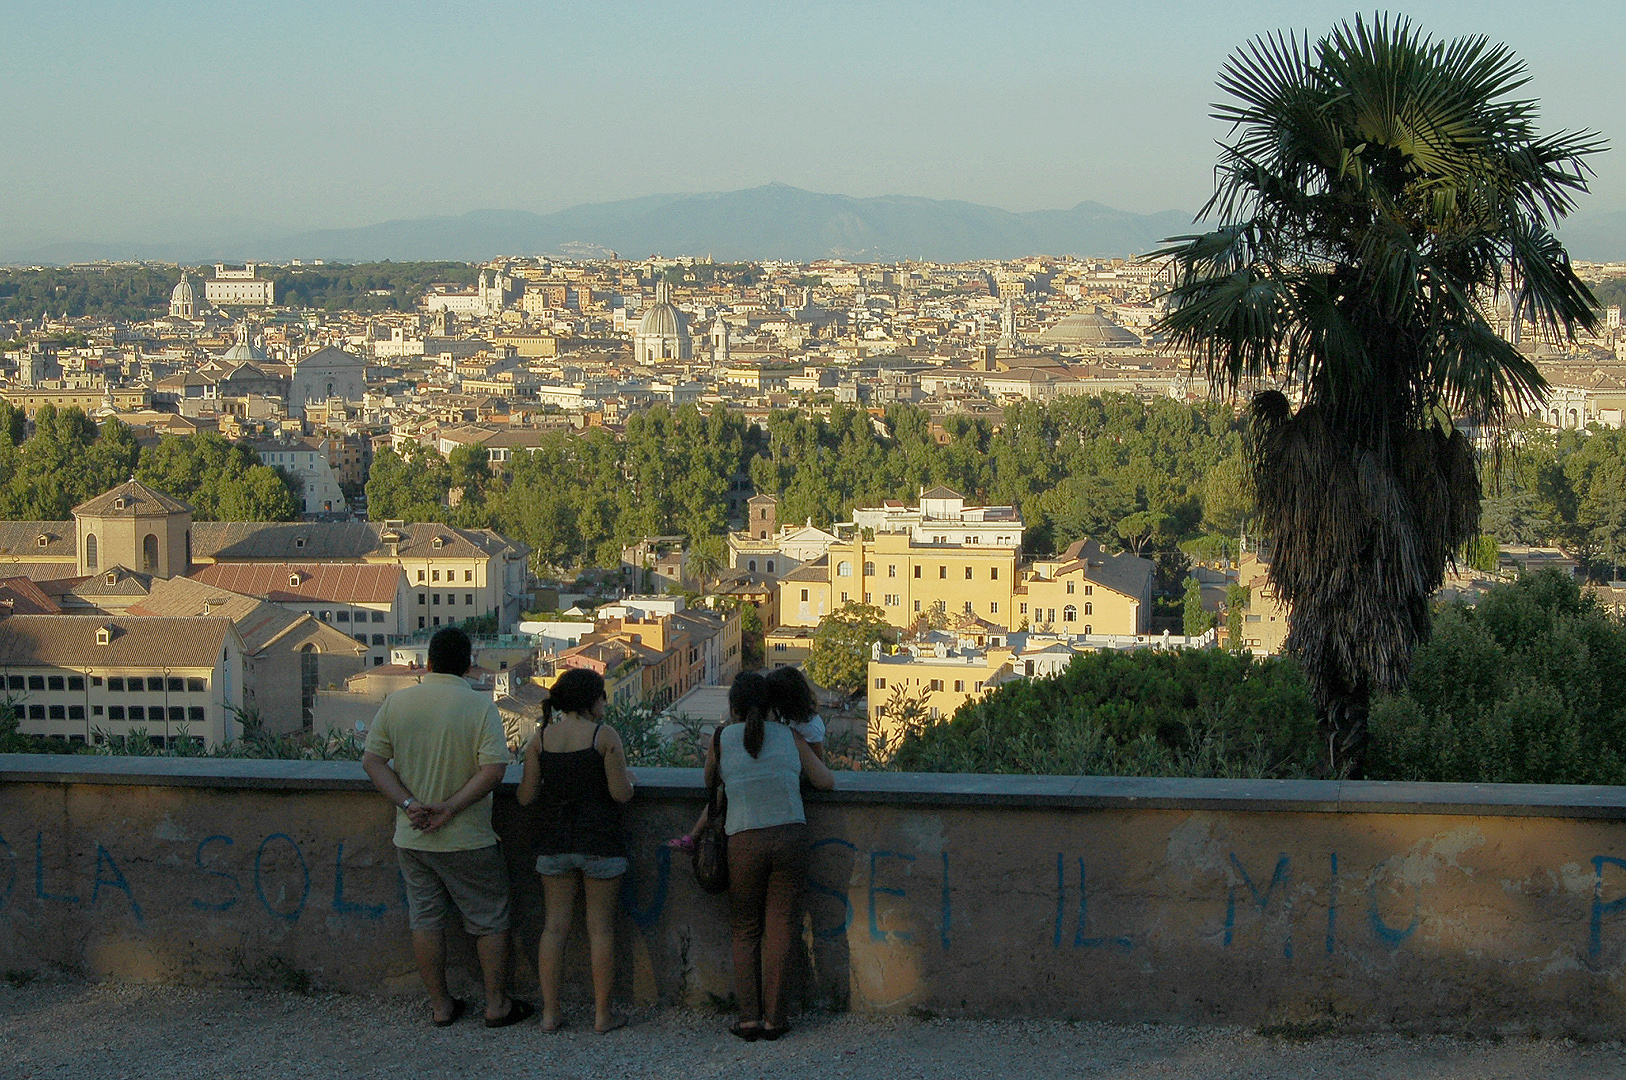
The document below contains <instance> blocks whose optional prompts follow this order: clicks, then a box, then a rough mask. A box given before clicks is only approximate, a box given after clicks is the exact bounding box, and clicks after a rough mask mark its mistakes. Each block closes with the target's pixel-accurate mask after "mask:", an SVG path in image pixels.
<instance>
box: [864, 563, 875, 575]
mask: <svg viewBox="0 0 1626 1080" xmlns="http://www.w3.org/2000/svg"><path fill="white" fill-rule="evenodd" d="M864 576H865V577H874V576H875V564H874V563H872V562H867V563H865V564H864Z"/></svg>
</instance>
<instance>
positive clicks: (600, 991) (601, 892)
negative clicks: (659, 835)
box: [584, 875, 621, 1033]
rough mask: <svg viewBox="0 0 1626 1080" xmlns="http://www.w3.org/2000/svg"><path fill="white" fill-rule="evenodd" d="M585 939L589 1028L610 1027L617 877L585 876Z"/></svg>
mask: <svg viewBox="0 0 1626 1080" xmlns="http://www.w3.org/2000/svg"><path fill="white" fill-rule="evenodd" d="M584 888H585V897H584V898H585V900H586V905H587V940H588V943H589V945H590V946H591V949H592V955H593V1030H595V1031H598V1032H600V1033H602V1032H605V1031H608V1030H610V1028H611V1027H612V1026H613V1025H614V1024H615V1020H614V1018H613V1017H611V1016H610V991H611V990H612V989H613V988H614V986H615V908H616V902H617V900H618V898H619V896H620V893H621V877H620V875H617V876H615V877H613V878H587V879H586V881H585V884H584Z"/></svg>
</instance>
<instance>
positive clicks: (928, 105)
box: [0, 0, 1626, 250]
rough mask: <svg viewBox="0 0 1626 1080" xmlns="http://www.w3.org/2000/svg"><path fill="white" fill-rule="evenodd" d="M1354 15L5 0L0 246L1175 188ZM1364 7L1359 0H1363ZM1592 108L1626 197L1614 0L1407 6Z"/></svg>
mask: <svg viewBox="0 0 1626 1080" xmlns="http://www.w3.org/2000/svg"><path fill="white" fill-rule="evenodd" d="M1356 10H1358V9H1356V8H1352V7H1350V6H1349V5H1348V4H1347V3H1320V2H1313V0H1301V2H1296V3H1280V2H1274V0H1269V2H1267V0H1168V2H1165V3H1157V4H1139V3H1128V2H1125V3H1118V4H1102V3H1094V2H1088V0H1083V2H1077V3H1066V4H1063V3H1055V4H1053V3H1041V2H1025V3H1008V2H1007V3H1002V4H991V3H990V4H983V3H936V4H904V3H884V2H878V3H854V4H820V3H758V4H725V3H687V4H639V3H615V2H603V0H585V2H578V3H572V4H568V5H552V4H542V3H535V4H533V3H526V2H524V0H510V2H508V3H503V4H495V3H485V2H473V0H462V2H458V3H451V2H447V0H440V2H437V3H432V4H425V3H416V2H401V0H395V2H391V3H387V4H386V3H380V4H374V3H342V2H336V3H293V2H279V0H271V2H269V3H261V4H247V3H208V2H198V0H192V2H188V3H185V4H170V3H146V4H137V3H128V2H121V3H114V2H87V3H78V4H75V3H71V2H65V3H61V4H48V3H37V2H33V0H30V2H27V3H21V2H17V0H0V78H3V79H4V85H5V87H6V90H5V97H4V103H5V104H4V108H3V109H0V159H3V160H4V162H5V165H4V171H3V172H0V199H3V203H0V205H3V206H4V212H3V215H0V250H5V249H16V248H18V247H20V246H22V245H25V244H33V243H43V242H49V241H56V240H68V239H98V240H145V241H160V240H187V239H191V238H193V237H201V236H204V235H208V236H220V235H222V234H223V233H228V232H233V231H240V232H242V233H254V234H259V233H264V232H265V231H267V230H274V231H283V230H288V231H292V230H302V229H307V228H320V227H329V226H349V225H362V224H368V223H372V222H376V221H381V220H386V219H390V218H398V217H418V216H424V215H430V214H446V213H461V212H463V211H466V210H472V209H479V208H504V209H510V208H512V209H526V210H533V211H537V212H547V211H550V210H556V209H559V208H562V207H565V206H569V205H573V204H575V203H580V202H599V201H604V200H608V199H616V198H624V197H630V196H636V195H646V194H653V193H657V192H664V191H724V190H731V189H734V188H739V187H746V186H750V185H755V184H760V183H766V182H768V181H772V180H778V181H781V182H784V183H788V184H794V185H796V186H798V187H804V188H809V189H812V190H818V191H832V192H841V193H845V194H850V195H858V196H868V195H880V194H906V195H923V196H928V197H931V198H958V199H966V200H970V201H974V202H981V203H987V204H991V205H995V206H1001V207H1005V208H1007V209H1011V210H1027V209H1035V208H1040V207H1054V206H1070V205H1072V204H1074V203H1076V202H1078V201H1080V200H1083V199H1094V200H1097V201H1099V202H1103V203H1107V204H1109V205H1112V206H1117V207H1121V208H1123V209H1126V210H1134V211H1141V212H1147V211H1154V210H1161V209H1169V208H1177V209H1184V210H1193V209H1195V208H1196V207H1197V206H1198V205H1199V204H1200V203H1201V202H1202V201H1203V199H1204V198H1205V197H1206V196H1207V194H1208V192H1209V190H1210V185H1211V183H1212V164H1213V157H1214V154H1213V140H1214V139H1215V138H1216V137H1218V136H1219V135H1221V134H1222V133H1223V132H1222V130H1221V128H1220V126H1219V125H1218V124H1217V123H1215V122H1214V121H1212V120H1209V119H1208V118H1207V112H1208V104H1209V102H1211V101H1212V100H1214V97H1215V92H1214V89H1213V81H1214V75H1215V73H1216V72H1217V71H1218V69H1219V67H1220V64H1221V63H1222V62H1223V60H1224V59H1225V56H1226V55H1227V53H1229V52H1230V51H1231V50H1233V49H1234V48H1236V47H1237V46H1238V45H1240V44H1241V43H1243V42H1244V41H1245V40H1246V39H1247V38H1249V37H1250V36H1253V35H1255V34H1258V33H1262V32H1265V31H1269V30H1275V29H1279V28H1299V29H1309V30H1311V31H1312V32H1315V33H1319V32H1321V31H1324V30H1325V29H1327V28H1328V27H1329V26H1331V25H1332V24H1333V23H1334V22H1335V21H1337V20H1338V19H1341V18H1345V17H1349V16H1351V15H1353V14H1354V12H1355V11H1356ZM1365 10H1367V11H1370V10H1371V9H1370V8H1368V9H1365ZM1404 10H1405V11H1406V12H1407V13H1408V14H1409V15H1411V16H1412V17H1413V18H1414V19H1416V20H1417V21H1418V22H1420V23H1421V24H1422V25H1423V26H1425V27H1426V28H1427V29H1429V30H1431V31H1432V32H1434V33H1435V34H1436V35H1437V36H1456V35H1459V34H1466V33H1484V34H1487V35H1489V36H1490V37H1491V38H1493V39H1495V40H1500V41H1505V42H1507V43H1508V44H1509V45H1511V46H1512V47H1513V48H1514V49H1515V50H1516V51H1517V52H1518V53H1519V54H1520V55H1521V56H1522V57H1523V58H1524V59H1525V60H1526V61H1527V62H1528V63H1529V66H1530V72H1531V75H1532V83H1531V85H1530V87H1529V91H1530V93H1532V94H1533V95H1534V96H1536V97H1539V98H1540V99H1541V100H1542V102H1543V107H1544V113H1543V115H1544V122H1545V126H1546V127H1547V128H1548V129H1554V128H1559V127H1577V126H1588V127H1594V128H1597V129H1599V130H1601V131H1602V132H1603V134H1604V135H1605V136H1606V137H1607V138H1609V140H1610V141H1611V142H1612V143H1613V144H1614V145H1616V146H1621V147H1623V148H1622V149H1620V150H1616V151H1613V152H1611V153H1609V154H1607V155H1604V156H1603V157H1601V158H1599V159H1598V164H1597V170H1598V176H1597V178H1596V180H1595V184H1594V189H1595V191H1596V194H1595V195H1594V196H1593V198H1592V199H1590V200H1589V202H1588V205H1587V206H1586V207H1585V209H1588V210H1615V209H1626V156H1623V155H1626V135H1623V132H1622V126H1623V125H1622V123H1621V118H1622V111H1623V103H1626V63H1623V62H1622V60H1621V52H1620V50H1621V46H1622V44H1623V42H1626V33H1623V32H1622V30H1621V25H1622V22H1623V20H1622V17H1621V7H1620V5H1619V3H1618V0H1617V2H1613V3H1602V2H1598V3H1594V2H1586V0H1577V2H1570V3H1559V2H1549V0H1524V2H1521V3H1518V4H1510V3H1502V4H1494V5H1488V4H1484V3H1482V2H1481V3H1458V2H1418V3H1414V4H1411V5H1409V6H1408V7H1407V8H1405V9H1404Z"/></svg>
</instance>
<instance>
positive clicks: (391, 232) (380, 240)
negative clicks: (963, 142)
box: [11, 184, 1191, 263]
mask: <svg viewBox="0 0 1626 1080" xmlns="http://www.w3.org/2000/svg"><path fill="white" fill-rule="evenodd" d="M1190 227H1191V218H1190V216H1189V215H1187V214H1183V213H1179V212H1176V211H1164V212H1162V213H1158V214H1132V213H1128V212H1126V211H1123V210H1114V209H1113V208H1111V207H1109V206H1103V205H1101V204H1100V203H1094V202H1082V203H1079V204H1078V205H1077V206H1075V207H1073V208H1072V209H1070V210H1037V211H1031V212H1028V213H1011V212H1010V211H1007V210H1000V209H997V208H995V207H991V206H979V205H977V204H975V203H967V202H945V201H940V200H935V199H919V198H909V197H904V196H883V197H880V198H873V199H855V198H852V197H850V196H847V195H825V194H820V193H818V192H812V191H803V190H801V189H800V188H794V187H788V186H786V185H784V184H768V185H766V186H764V187H757V188H748V189H746V190H743V191H730V192H724V193H721V194H701V195H652V196H647V197H645V198H640V199H626V200H622V201H620V202H611V203H596V204H591V205H584V206H575V207H571V208H570V209H568V210H561V211H559V212H557V213H553V214H532V213H528V212H526V211H523V210H476V211H472V212H470V213H467V214H462V215H460V216H457V217H431V218H417V219H412V220H401V221H385V222H381V223H379V224H377V225H368V226H365V227H363V228H359V229H327V230H322V231H319V232H308V233H301V234H297V235H293V236H283V237H276V238H265V239H263V240H259V241H248V240H235V241H230V242H223V243H222V244H221V245H220V247H219V248H218V249H216V250H204V249H203V248H201V247H200V248H199V249H198V250H195V251H194V250H191V247H192V245H186V246H185V248H186V249H185V250H183V249H182V246H180V245H173V244H153V245H136V244H118V245H113V244H106V245H102V244H96V243H74V244H54V245H51V246H50V247H48V248H42V249H39V250H35V251H30V252H19V253H15V254H12V255H11V258H13V259H14V260H16V261H23V262H27V261H40V262H55V263H61V262H66V261H77V260H88V259H93V258H167V259H177V258H181V259H199V260H203V259H213V258H258V259H266V260H278V259H338V260H377V259H392V260H396V261H416V260H426V261H427V260H442V259H460V260H482V259H488V258H491V257H492V256H495V255H541V254H558V255H593V254H606V253H608V252H609V251H614V252H616V253H617V254H619V255H621V256H623V257H627V258H642V257H644V256H646V255H653V254H665V255H711V256H713V257H715V258H717V259H720V260H731V261H732V260H753V259H795V260H802V261H805V260H812V259H820V258H844V259H852V260H855V261H877V260H884V259H903V258H919V259H928V260H932V261H937V262H958V261H962V260H969V259H993V258H1015V257H1018V256H1022V255H1034V254H1054V255H1066V254H1075V255H1134V254H1139V253H1141V252H1144V251H1148V250H1150V249H1152V248H1153V247H1155V246H1156V245H1157V244H1158V242H1159V241H1161V240H1162V239H1163V238H1164V237H1166V236H1170V235H1173V234H1176V233H1182V232H1186V231H1188V230H1189V229H1190Z"/></svg>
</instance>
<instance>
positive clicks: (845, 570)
mask: <svg viewBox="0 0 1626 1080" xmlns="http://www.w3.org/2000/svg"><path fill="white" fill-rule="evenodd" d="M852 576H853V564H852V563H850V562H848V561H847V560H846V559H843V560H841V561H840V562H838V563H836V577H852Z"/></svg>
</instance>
